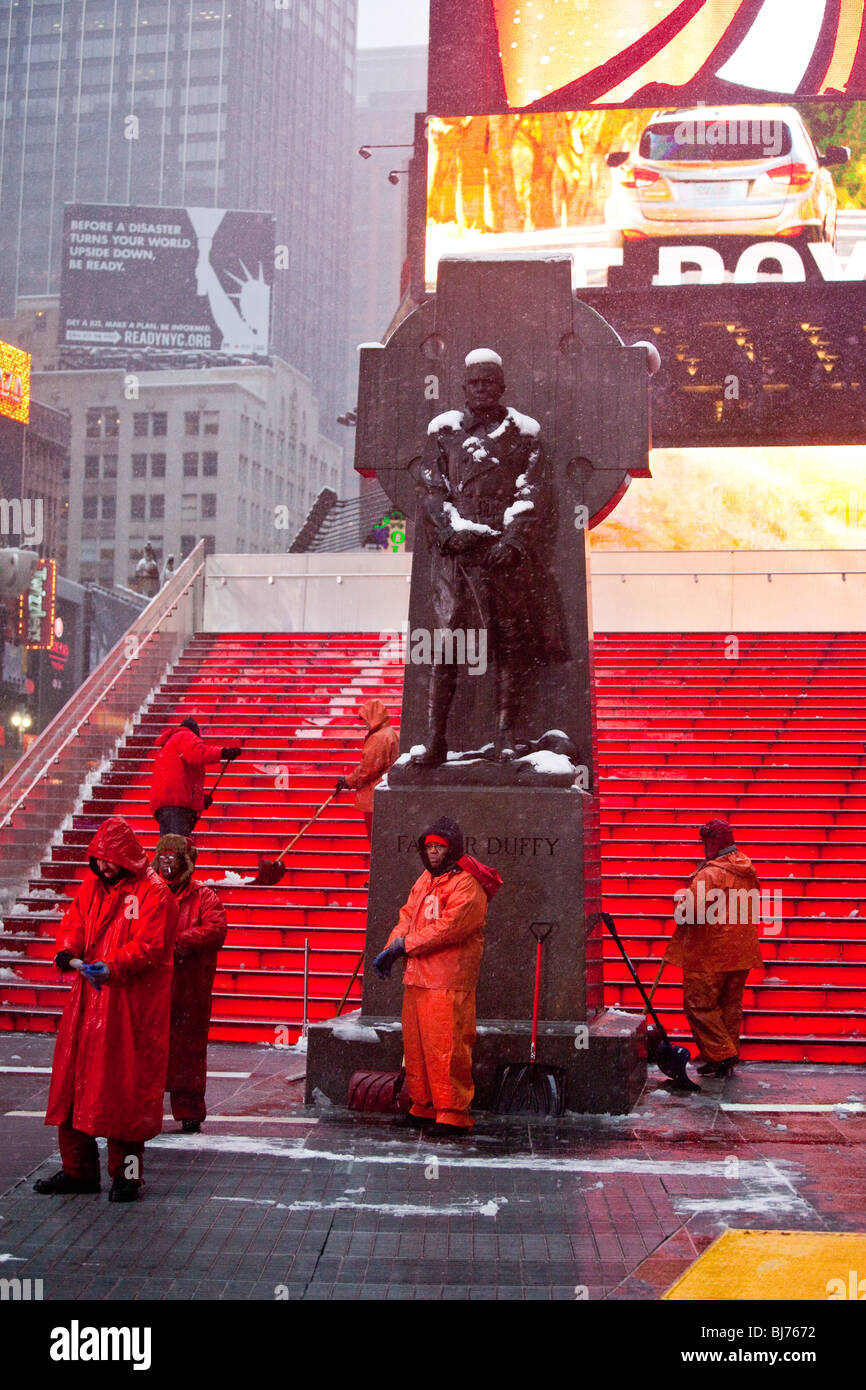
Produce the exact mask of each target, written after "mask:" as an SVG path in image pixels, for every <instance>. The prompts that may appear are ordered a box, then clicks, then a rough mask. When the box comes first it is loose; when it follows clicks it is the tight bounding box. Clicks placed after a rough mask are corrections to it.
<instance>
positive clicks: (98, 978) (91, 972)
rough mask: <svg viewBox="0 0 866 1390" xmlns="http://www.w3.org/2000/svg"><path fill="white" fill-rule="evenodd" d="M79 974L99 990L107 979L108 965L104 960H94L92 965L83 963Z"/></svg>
mask: <svg viewBox="0 0 866 1390" xmlns="http://www.w3.org/2000/svg"><path fill="white" fill-rule="evenodd" d="M81 974H82V975H83V976H84V978H85V980H87V982H88V984H91V985H93V987H94V989H97V990H100V989H101V988H102V986H103V985H104V983H105V981H106V980H107V979H108V966H107V965H106V964H105V961H104V960H96V961H94V962H93V964H92V965H85V966H84V967H83V968H82V970H81Z"/></svg>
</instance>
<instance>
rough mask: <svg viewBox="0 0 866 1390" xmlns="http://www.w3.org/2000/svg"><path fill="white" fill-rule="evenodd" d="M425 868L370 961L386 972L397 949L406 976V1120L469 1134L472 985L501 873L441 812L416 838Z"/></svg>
mask: <svg viewBox="0 0 866 1390" xmlns="http://www.w3.org/2000/svg"><path fill="white" fill-rule="evenodd" d="M418 852H419V854H420V855H421V862H422V863H423V864H424V872H423V873H422V874H421V876H420V878H418V879H416V881H415V883H414V885H413V887H412V891H411V893H410V894H409V897H408V898H407V900H406V903H405V905H404V907H403V909H402V911H401V913H400V918H399V921H398V922H397V925H396V927H395V928H394V930H393V931H392V932H391V935H390V936H389V937H388V944H387V946H386V947H385V950H384V951H382V952H381V954H380V955H378V956H377V957H376V959H375V961H374V962H373V969H374V970H375V971H376V974H377V975H378V976H379V977H380V979H387V977H388V976H389V975H390V973H391V967H392V966H393V964H394V962H395V960H398V959H399V957H400V956H403V955H405V957H406V970H405V974H404V977H403V984H404V989H403V1049H404V1053H405V1057H406V1085H407V1089H408V1091H409V1095H410V1096H411V1098H412V1108H411V1110H410V1111H409V1114H408V1115H407V1116H406V1117H405V1118H404V1120H402V1121H399V1122H398V1123H403V1124H408V1125H411V1126H413V1127H414V1128H416V1129H425V1128H427V1127H428V1126H432V1128H430V1129H429V1133H430V1134H433V1135H435V1136H437V1137H442V1138H444V1137H446V1136H464V1135H466V1134H468V1132H469V1131H470V1130H471V1128H472V1125H473V1120H472V1117H471V1116H470V1114H469V1107H470V1105H471V1104H472V1097H473V1096H474V1094H475V1087H474V1085H473V1082H472V1047H473V1044H474V1042H475V986H476V984H477V981H478V969H479V966H480V965H481V954H482V952H483V950H484V937H483V932H484V922H485V919H486V917H487V903H488V900H489V899H490V898H492V897H493V894H494V893H495V892H496V891H497V890H498V888H499V887H500V885H501V883H502V879H501V878H500V877H499V874H498V873H497V872H496V870H495V869H490V868H488V867H487V865H486V864H480V863H479V862H478V860H477V859H473V858H472V857H471V855H464V853H463V834H462V831H461V829H460V827H459V825H457V823H456V822H455V821H453V820H449V819H448V818H447V817H445V816H443V817H442V818H441V819H440V820H437V821H435V822H434V823H433V825H431V827H430V829H429V830H428V831H426V832H425V834H424V835H422V836H421V837H420V839H419V841H418Z"/></svg>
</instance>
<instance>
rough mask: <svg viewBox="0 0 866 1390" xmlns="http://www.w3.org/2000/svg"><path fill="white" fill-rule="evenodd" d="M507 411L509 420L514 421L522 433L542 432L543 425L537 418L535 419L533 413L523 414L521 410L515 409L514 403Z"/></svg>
mask: <svg viewBox="0 0 866 1390" xmlns="http://www.w3.org/2000/svg"><path fill="white" fill-rule="evenodd" d="M506 413H507V415H508V418H509V420H511V421H513V423H514V424H515V425H516V426H517V428H518V429H519V430H520V433H521V434H530V435H536V434H541V426H540V425H539V423H538V421H537V420H533V418H532V416H531V415H521V413H520V411H519V410H515V409H514V406H513V405H510V406H508V409H507V411H506Z"/></svg>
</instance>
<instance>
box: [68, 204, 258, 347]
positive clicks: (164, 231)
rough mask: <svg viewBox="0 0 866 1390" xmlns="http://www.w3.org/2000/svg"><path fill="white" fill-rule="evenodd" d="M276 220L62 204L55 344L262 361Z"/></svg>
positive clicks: (205, 211) (222, 212)
mask: <svg viewBox="0 0 866 1390" xmlns="http://www.w3.org/2000/svg"><path fill="white" fill-rule="evenodd" d="M274 240H275V233H274V218H273V217H272V216H271V214H269V213H260V212H235V211H232V210H230V209H226V208H197V207H191V208H162V207H130V206H114V205H107V204H101V203H73V204H67V207H66V210H65V218H64V232H63V267H62V275H61V286H60V337H59V341H60V345H61V346H62V347H66V348H90V349H98V350H105V349H109V350H110V349H118V350H126V351H158V352H168V353H187V354H188V353H190V352H194V353H208V352H214V353H223V354H229V355H233V356H240V357H266V356H267V355H268V347H269V330H270V313H271V290H272V286H273V275H274Z"/></svg>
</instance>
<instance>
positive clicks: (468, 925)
mask: <svg viewBox="0 0 866 1390" xmlns="http://www.w3.org/2000/svg"><path fill="white" fill-rule="evenodd" d="M486 917H487V894H486V893H485V891H484V889H483V888H482V886H481V884H480V883H479V882H478V879H477V878H475V877H473V875H472V874H470V873H467V872H466V871H465V869H459V868H455V869H453V870H452V871H451V873H446V874H439V875H437V877H436V878H434V877H433V875H432V874H431V873H430V871H429V869H425V870H424V872H423V874H421V876H420V878H417V879H416V880H415V882H414V884H413V885H412V891H411V893H410V894H409V897H408V898H407V899H406V903H405V905H404V907H403V909H402V911H401V913H400V917H399V920H398V922H397V925H396V927H395V928H394V930H393V931H392V932H391V935H390V936H389V937H388V943H387V944H388V945H389V946H390V945H391V943H392V942H393V941H396V940H397V939H398V938H399V937H401V936H402V937H404V938H405V944H406V970H405V973H404V975H403V983H404V984H405V985H418V986H420V988H421V989H474V988H475V986H476V984H477V983H478V971H479V968H480V965H481V956H482V953H483V951H484V922H485V919H486Z"/></svg>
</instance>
